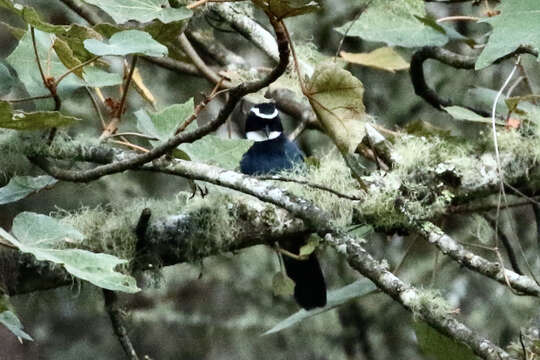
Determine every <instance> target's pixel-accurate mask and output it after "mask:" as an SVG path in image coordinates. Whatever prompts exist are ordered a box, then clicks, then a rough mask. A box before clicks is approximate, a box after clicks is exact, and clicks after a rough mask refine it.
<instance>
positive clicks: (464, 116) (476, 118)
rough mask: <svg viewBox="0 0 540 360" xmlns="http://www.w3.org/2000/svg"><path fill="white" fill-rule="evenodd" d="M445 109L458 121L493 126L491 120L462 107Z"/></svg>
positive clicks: (500, 123)
mask: <svg viewBox="0 0 540 360" xmlns="http://www.w3.org/2000/svg"><path fill="white" fill-rule="evenodd" d="M443 109H444V111H446V112H447V113H449V114H450V116H452V117H453V118H454V119H456V120H467V121H473V122H479V123H485V124H491V118H489V117H483V116H480V115H478V114H477V113H475V112H474V111H472V110H469V109H466V108H464V107H461V106H447V107H445V108H443ZM496 123H498V124H499V125H504V123H502V122H500V121H497V122H496Z"/></svg>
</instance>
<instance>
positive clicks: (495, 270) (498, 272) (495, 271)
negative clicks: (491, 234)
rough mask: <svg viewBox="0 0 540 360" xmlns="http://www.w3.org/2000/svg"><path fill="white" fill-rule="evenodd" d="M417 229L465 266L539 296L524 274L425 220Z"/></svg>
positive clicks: (531, 280) (535, 286)
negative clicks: (504, 265)
mask: <svg viewBox="0 0 540 360" xmlns="http://www.w3.org/2000/svg"><path fill="white" fill-rule="evenodd" d="M417 231H418V233H419V234H420V235H422V236H423V237H424V238H425V239H427V240H428V241H429V242H430V243H431V244H433V245H435V246H437V248H439V250H440V251H441V252H442V253H443V254H445V255H448V256H450V257H451V258H452V259H454V260H455V261H457V262H458V263H460V264H462V265H464V266H466V267H467V268H469V269H471V270H473V271H475V272H477V273H479V274H482V275H484V276H487V277H488V278H490V279H493V280H496V281H497V282H499V283H501V284H503V285H506V284H507V280H508V283H509V284H510V285H511V287H512V288H513V289H514V290H517V291H519V292H522V293H524V294H527V295H531V296H536V297H540V286H539V285H538V284H536V282H534V280H533V279H531V278H530V277H528V276H525V275H519V274H517V273H515V272H514V271H511V270H508V269H506V268H501V266H500V264H499V263H496V262H490V261H488V260H486V259H484V258H483V257H481V256H478V255H476V254H474V253H472V252H470V251H468V250H466V249H464V248H463V246H461V245H459V244H458V243H457V242H456V241H455V240H454V239H452V238H451V237H450V236H448V235H447V234H445V233H444V232H443V231H442V230H441V229H439V228H438V227H437V226H435V225H433V224H432V223H429V222H425V223H423V224H420V225H419V226H418V227H417Z"/></svg>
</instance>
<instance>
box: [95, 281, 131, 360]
mask: <svg viewBox="0 0 540 360" xmlns="http://www.w3.org/2000/svg"><path fill="white" fill-rule="evenodd" d="M103 299H104V300H105V310H107V313H108V314H109V318H110V319H111V324H112V327H113V330H114V333H115V335H116V336H117V337H118V341H120V345H122V349H124V353H125V354H126V356H127V358H128V359H130V360H139V357H138V356H137V352H136V351H135V349H134V348H133V345H132V344H131V340H130V339H129V336H128V333H127V330H126V326H125V324H124V319H123V314H122V310H121V309H120V305H119V304H118V295H116V293H115V292H114V291H111V290H107V289H103Z"/></svg>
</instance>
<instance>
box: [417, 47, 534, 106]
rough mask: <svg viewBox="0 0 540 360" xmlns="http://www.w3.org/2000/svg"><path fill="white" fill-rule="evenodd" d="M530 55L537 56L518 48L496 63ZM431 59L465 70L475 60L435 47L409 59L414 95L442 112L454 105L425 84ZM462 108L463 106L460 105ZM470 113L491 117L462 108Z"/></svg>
mask: <svg viewBox="0 0 540 360" xmlns="http://www.w3.org/2000/svg"><path fill="white" fill-rule="evenodd" d="M524 53H527V54H531V55H535V56H537V55H538V54H537V52H536V51H534V50H532V49H530V48H528V47H519V48H518V49H517V50H515V51H514V52H512V53H511V54H508V55H506V56H504V57H502V58H500V59H498V60H497V61H496V63H498V62H500V61H503V60H505V59H508V58H509V57H512V56H514V55H516V54H524ZM429 59H433V60H437V61H439V62H441V63H443V64H446V65H449V66H451V67H453V68H456V69H465V70H472V69H474V64H475V63H476V60H477V58H476V57H471V56H464V55H459V54H456V53H454V52H451V51H449V50H446V49H443V48H439V47H435V46H427V47H423V48H421V49H419V50H417V51H416V52H415V53H414V54H413V56H412V58H411V66H410V68H409V74H410V76H411V82H412V84H413V87H414V92H415V93H416V95H418V96H420V97H421V98H423V99H424V100H425V101H426V102H427V103H428V104H430V105H431V106H433V107H434V108H436V109H438V110H442V108H443V107H447V106H452V105H454V103H453V102H452V101H451V100H450V99H443V98H442V97H440V96H439V95H438V94H437V92H436V91H435V90H433V89H431V88H430V87H429V86H428V85H427V82H426V78H425V74H424V62H425V61H426V60H429ZM460 106H463V105H460ZM463 107H465V108H467V109H469V110H471V111H474V112H476V113H477V114H479V115H481V116H485V117H488V116H490V115H491V113H490V112H487V111H483V110H479V109H474V108H472V107H467V106H463Z"/></svg>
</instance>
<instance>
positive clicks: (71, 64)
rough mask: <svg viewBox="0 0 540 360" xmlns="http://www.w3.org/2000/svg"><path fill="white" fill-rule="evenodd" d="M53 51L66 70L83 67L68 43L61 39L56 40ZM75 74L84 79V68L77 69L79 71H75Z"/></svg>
mask: <svg viewBox="0 0 540 360" xmlns="http://www.w3.org/2000/svg"><path fill="white" fill-rule="evenodd" d="M53 49H54V51H55V52H56V55H58V58H59V59H60V61H61V62H62V64H64V66H65V67H66V68H68V69H73V68H75V67H77V66H79V65H81V61H80V60H79V59H77V58H76V57H75V55H73V50H71V48H70V47H69V45H68V44H67V42H65V41H64V40H61V39H59V38H56V39H54V45H53ZM73 73H74V74H75V75H77V76H78V77H82V75H83V68H82V67H79V68H77V70H75V71H73Z"/></svg>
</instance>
